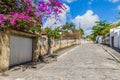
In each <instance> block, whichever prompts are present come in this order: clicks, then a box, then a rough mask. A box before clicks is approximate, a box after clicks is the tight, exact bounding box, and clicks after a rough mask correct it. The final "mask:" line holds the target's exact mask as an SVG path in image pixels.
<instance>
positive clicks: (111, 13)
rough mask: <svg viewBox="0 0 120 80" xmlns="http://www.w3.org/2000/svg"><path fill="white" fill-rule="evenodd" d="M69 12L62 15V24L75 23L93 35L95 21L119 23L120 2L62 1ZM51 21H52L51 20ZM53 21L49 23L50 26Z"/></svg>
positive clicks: (95, 0) (96, 0) (107, 0)
mask: <svg viewBox="0 0 120 80" xmlns="http://www.w3.org/2000/svg"><path fill="white" fill-rule="evenodd" d="M62 2H63V3H64V5H65V6H66V7H67V10H66V11H65V12H64V13H62V14H60V19H61V24H64V23H65V22H67V21H68V22H70V21H72V22H74V23H75V24H76V26H77V27H78V26H79V25H80V27H81V28H83V29H84V30H85V31H86V34H90V33H91V28H92V26H93V25H95V21H99V20H107V21H108V23H110V22H117V17H119V15H118V12H119V11H120V0H62ZM50 20H51V19H50ZM51 22H53V20H52V21H48V22H47V24H48V25H49V24H50V23H51Z"/></svg>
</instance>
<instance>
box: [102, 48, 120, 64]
mask: <svg viewBox="0 0 120 80" xmlns="http://www.w3.org/2000/svg"><path fill="white" fill-rule="evenodd" d="M102 48H103V49H104V50H105V51H106V52H107V53H108V54H109V55H111V56H112V57H113V58H114V59H115V60H116V61H117V62H119V63H120V59H119V58H118V57H117V56H116V55H114V54H113V53H112V52H111V51H110V50H107V49H106V48H104V47H103V46H102Z"/></svg>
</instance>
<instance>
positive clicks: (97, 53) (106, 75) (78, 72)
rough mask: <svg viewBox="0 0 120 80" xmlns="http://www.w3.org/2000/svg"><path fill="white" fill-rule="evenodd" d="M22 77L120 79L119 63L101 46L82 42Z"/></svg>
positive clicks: (33, 79) (28, 79)
mask: <svg viewBox="0 0 120 80" xmlns="http://www.w3.org/2000/svg"><path fill="white" fill-rule="evenodd" d="M24 79H25V80H120V64H119V63H117V62H116V61H115V60H114V59H113V58H112V57H111V56H110V55H109V54H108V53H107V52H105V51H104V50H103V49H102V47H101V46H98V45H96V44H82V45H80V46H77V47H75V48H73V49H71V50H70V51H68V52H67V53H65V54H63V55H61V56H60V57H58V61H57V62H54V63H51V64H47V65H46V66H44V67H43V68H42V69H40V70H38V71H36V72H34V73H29V75H28V76H26V77H25V78H24ZM24 79H22V78H21V79H19V80H24ZM0 80H1V79H0ZM3 80H4V79H3ZM5 80H6V79H5ZM16 80H17V79H16Z"/></svg>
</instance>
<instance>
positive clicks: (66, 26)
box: [62, 22, 75, 32]
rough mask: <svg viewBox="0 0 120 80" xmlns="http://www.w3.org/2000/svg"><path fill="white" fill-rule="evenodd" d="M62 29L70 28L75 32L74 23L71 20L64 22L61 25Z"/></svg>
mask: <svg viewBox="0 0 120 80" xmlns="http://www.w3.org/2000/svg"><path fill="white" fill-rule="evenodd" d="M62 29H63V30H66V31H68V30H71V31H72V32H75V24H74V23H72V22H71V23H68V22H66V24H65V25H63V28H62Z"/></svg>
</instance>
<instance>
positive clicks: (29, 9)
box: [0, 0, 66, 30]
mask: <svg viewBox="0 0 120 80" xmlns="http://www.w3.org/2000/svg"><path fill="white" fill-rule="evenodd" d="M8 2H9V3H8ZM7 4H9V5H7ZM0 5H2V6H0V8H3V11H1V12H0V26H1V27H2V28H13V29H20V30H26V29H27V30H29V29H30V28H35V27H38V26H39V27H41V26H42V23H43V20H45V19H47V18H48V17H50V16H52V15H58V14H60V13H62V9H66V8H65V6H64V5H63V4H62V2H60V1H59V0H48V1H47V2H45V1H44V0H38V1H37V2H35V3H34V2H33V0H17V1H16V0H10V1H9V0H1V1H0ZM11 5H12V7H11ZM4 6H8V7H4ZM5 10H8V12H7V13H6V12H4V11H5Z"/></svg>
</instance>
